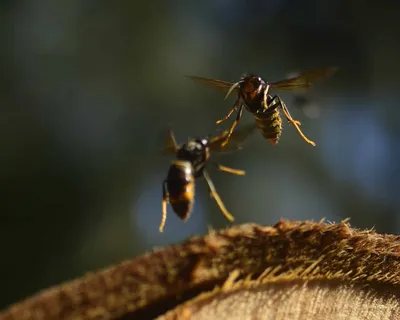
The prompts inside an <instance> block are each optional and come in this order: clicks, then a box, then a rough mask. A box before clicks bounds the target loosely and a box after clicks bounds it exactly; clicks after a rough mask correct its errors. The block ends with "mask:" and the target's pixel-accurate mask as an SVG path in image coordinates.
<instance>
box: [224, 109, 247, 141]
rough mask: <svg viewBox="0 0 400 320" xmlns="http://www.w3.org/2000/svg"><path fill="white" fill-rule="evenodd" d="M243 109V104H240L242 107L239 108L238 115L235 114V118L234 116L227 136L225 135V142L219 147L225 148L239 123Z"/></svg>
mask: <svg viewBox="0 0 400 320" xmlns="http://www.w3.org/2000/svg"><path fill="white" fill-rule="evenodd" d="M243 108H244V106H243V104H242V105H241V106H240V108H239V111H238V113H237V116H236V119H235V121H233V124H232V127H231V128H230V129H229V133H228V135H227V137H226V139H225V141H224V142H222V143H221V147H224V146H226V144H227V143H228V141H229V139H230V137H231V135H232V133H233V131H234V130H235V128H236V126H237V124H238V123H239V120H240V118H241V117H242V114H243Z"/></svg>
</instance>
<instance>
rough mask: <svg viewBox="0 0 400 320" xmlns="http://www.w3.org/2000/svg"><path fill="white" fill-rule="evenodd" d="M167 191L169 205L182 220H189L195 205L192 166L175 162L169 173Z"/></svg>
mask: <svg viewBox="0 0 400 320" xmlns="http://www.w3.org/2000/svg"><path fill="white" fill-rule="evenodd" d="M167 189H168V196H169V203H170V204H171V206H172V208H173V209H174V211H175V213H176V214H177V215H178V216H179V218H181V219H182V220H186V219H188V218H189V216H190V214H191V212H192V209H193V204H194V194H195V177H194V172H193V167H192V164H191V163H190V162H188V161H174V162H173V163H172V164H171V166H170V168H169V171H168V176H167Z"/></svg>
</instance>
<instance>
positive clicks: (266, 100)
mask: <svg viewBox="0 0 400 320" xmlns="http://www.w3.org/2000/svg"><path fill="white" fill-rule="evenodd" d="M337 69H338V68H337V67H328V68H322V69H314V70H309V71H308V72H305V73H302V74H300V75H299V76H297V77H293V78H289V79H286V80H281V81H277V82H267V81H265V80H264V79H262V78H261V77H259V76H256V75H253V74H245V75H244V76H243V77H242V78H241V79H240V80H239V81H238V82H235V83H232V82H226V81H222V80H216V79H211V78H203V77H197V76H186V77H188V78H190V79H192V80H194V81H197V82H199V83H203V84H204V85H207V86H209V87H214V88H216V89H218V90H219V91H222V92H223V93H226V96H225V99H226V98H228V96H229V95H230V94H231V93H232V92H235V93H236V94H237V97H236V101H235V103H234V105H233V108H232V109H231V110H230V111H229V113H228V114H227V115H226V116H225V117H223V118H222V119H220V120H218V121H217V122H216V124H217V125H218V124H221V123H223V122H224V121H226V120H228V119H229V117H230V116H231V115H232V114H233V112H234V111H236V110H237V109H238V108H239V110H238V112H237V115H236V119H235V120H234V122H233V124H232V126H231V128H230V130H229V133H228V135H227V136H226V140H225V141H224V142H223V143H222V147H224V146H225V145H226V144H227V143H228V141H229V139H230V138H231V135H232V133H233V131H234V130H235V127H236V125H237V124H238V122H239V120H240V118H241V117H242V114H243V109H244V108H246V110H247V111H249V112H250V113H252V114H253V116H254V119H255V121H256V124H257V127H258V129H259V131H260V132H261V134H262V135H263V137H264V138H265V139H266V140H268V141H269V142H270V143H271V144H272V145H276V144H277V143H278V141H279V138H280V136H281V134H282V118H281V115H280V113H279V108H281V109H282V111H283V113H284V115H285V117H286V119H287V120H288V122H289V124H292V125H293V126H294V127H295V128H296V130H297V132H298V133H299V134H300V136H301V137H302V138H303V139H304V140H305V141H306V142H307V143H309V144H311V145H312V146H315V145H316V144H315V142H314V141H312V140H310V139H308V138H307V137H306V136H305V135H304V133H303V132H302V131H301V129H300V125H301V123H300V121H297V120H295V119H293V117H292V116H291V114H290V112H289V110H288V108H287V107H286V105H285V103H284V102H283V101H282V99H281V98H280V97H279V96H278V95H274V96H272V95H271V94H269V92H270V91H271V90H286V91H294V90H296V89H307V88H310V87H311V86H312V85H313V84H314V82H316V81H319V80H322V79H325V78H328V77H330V76H331V75H333V74H334V73H335V72H336V71H337ZM239 105H240V106H239Z"/></svg>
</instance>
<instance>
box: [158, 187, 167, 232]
mask: <svg viewBox="0 0 400 320" xmlns="http://www.w3.org/2000/svg"><path fill="white" fill-rule="evenodd" d="M162 188H163V189H162V190H163V196H162V217H161V223H160V228H159V231H160V232H163V231H164V226H165V221H166V220H167V201H168V198H169V195H168V191H167V181H165V180H164V182H163V186H162Z"/></svg>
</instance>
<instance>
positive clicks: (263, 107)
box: [159, 67, 337, 232]
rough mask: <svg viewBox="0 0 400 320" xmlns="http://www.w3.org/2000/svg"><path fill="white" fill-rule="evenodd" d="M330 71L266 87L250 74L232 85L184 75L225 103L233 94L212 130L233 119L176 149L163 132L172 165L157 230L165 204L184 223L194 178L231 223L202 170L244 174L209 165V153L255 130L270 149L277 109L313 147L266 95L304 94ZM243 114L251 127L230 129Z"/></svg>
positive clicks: (278, 102)
mask: <svg viewBox="0 0 400 320" xmlns="http://www.w3.org/2000/svg"><path fill="white" fill-rule="evenodd" d="M336 71H337V68H336V67H330V68H324V69H314V70H310V71H308V72H305V73H303V74H300V75H299V76H297V77H294V78H290V79H285V80H281V81H277V82H266V81H265V80H263V79H262V78H261V77H259V76H256V75H244V76H243V77H242V78H241V79H240V80H239V81H237V82H235V83H232V82H226V81H222V80H216V79H211V78H203V77H197V76H187V77H188V78H190V79H192V80H194V81H196V82H199V83H202V84H204V85H207V86H209V87H213V88H216V89H218V90H219V91H221V92H222V93H224V94H226V96H225V99H226V98H227V97H228V96H229V95H230V94H232V93H233V92H235V93H236V100H235V103H234V105H233V107H232V108H231V110H230V111H229V113H228V114H227V115H226V116H225V117H223V118H222V119H220V120H218V121H217V122H216V124H217V125H218V124H221V123H223V122H225V121H226V120H228V119H229V118H230V117H231V116H232V114H233V113H234V112H235V111H237V115H236V118H235V120H234V121H233V124H232V126H231V127H230V129H229V130H225V131H223V132H222V133H221V134H219V135H217V136H214V137H203V138H197V139H190V140H189V141H187V142H186V143H184V144H182V145H178V144H177V142H176V140H175V137H174V134H173V132H172V130H171V129H170V130H169V133H168V142H167V146H166V148H165V149H166V151H167V152H169V153H171V154H174V155H175V160H174V161H172V163H171V166H170V168H169V171H168V174H167V178H166V179H165V180H164V182H163V198H162V220H161V224H160V229H159V230H160V232H162V231H163V229H164V226H165V221H166V218H167V202H169V203H170V204H171V206H172V208H173V210H174V212H175V213H176V214H177V215H178V217H179V218H181V219H182V220H187V219H188V218H189V217H190V214H191V212H192V208H193V204H194V194H195V182H196V180H197V179H198V178H200V177H204V179H205V180H206V182H207V184H208V187H209V190H210V194H211V196H212V197H213V198H214V199H215V201H216V202H217V204H218V206H219V208H220V210H221V212H222V213H223V215H224V216H225V217H226V218H227V219H228V220H229V221H230V222H233V221H234V218H233V216H232V215H231V214H230V213H229V211H228V210H227V209H226V208H225V206H224V204H223V202H222V200H221V198H220V197H219V195H218V193H217V191H216V189H215V187H214V185H213V183H212V180H211V178H210V176H209V174H208V172H207V170H206V165H207V164H208V163H211V164H213V165H214V166H215V167H216V168H217V169H218V170H220V171H223V172H227V173H230V174H234V175H244V174H245V172H244V171H243V170H237V169H232V168H228V167H225V166H222V165H220V164H217V163H215V162H213V161H211V160H210V155H211V153H216V152H223V151H234V150H237V149H239V148H240V147H241V145H242V143H243V142H244V141H245V140H246V138H247V137H248V136H249V135H250V134H251V133H253V132H254V131H255V130H256V129H258V130H259V131H260V132H261V134H262V136H263V137H264V138H265V139H266V140H268V141H269V142H270V143H271V144H272V145H276V144H277V143H278V141H279V138H280V136H281V133H282V118H281V115H280V112H279V109H281V110H282V111H283V114H284V115H285V117H286V119H287V120H288V122H289V124H292V125H293V126H294V127H295V128H296V130H297V131H298V133H299V135H300V136H301V137H302V138H303V139H304V140H305V141H306V142H307V143H309V144H311V145H312V146H315V142H313V141H312V140H310V139H308V138H307V137H306V136H305V135H304V133H303V132H302V131H301V129H300V125H301V123H300V122H299V121H297V120H295V119H293V117H292V116H291V114H290V112H289V110H288V108H287V107H286V105H285V103H284V102H283V101H282V99H281V98H280V97H279V96H278V95H273V96H272V95H271V94H270V91H273V90H286V91H293V90H296V89H308V88H310V87H311V86H312V85H313V84H314V83H315V82H317V81H319V80H323V79H325V78H328V77H330V76H332V75H333V74H334V73H335V72H336ZM244 109H246V110H247V111H249V112H250V113H251V114H252V115H253V117H254V119H255V123H252V124H251V125H247V126H245V127H243V128H242V129H240V130H235V129H236V126H237V124H238V123H239V121H240V119H241V117H242V114H243V110H244Z"/></svg>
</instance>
